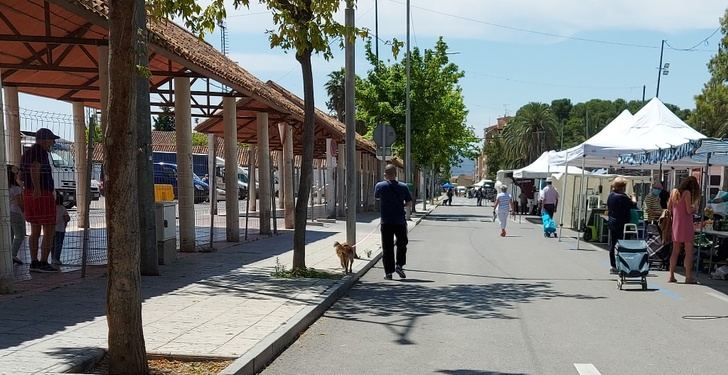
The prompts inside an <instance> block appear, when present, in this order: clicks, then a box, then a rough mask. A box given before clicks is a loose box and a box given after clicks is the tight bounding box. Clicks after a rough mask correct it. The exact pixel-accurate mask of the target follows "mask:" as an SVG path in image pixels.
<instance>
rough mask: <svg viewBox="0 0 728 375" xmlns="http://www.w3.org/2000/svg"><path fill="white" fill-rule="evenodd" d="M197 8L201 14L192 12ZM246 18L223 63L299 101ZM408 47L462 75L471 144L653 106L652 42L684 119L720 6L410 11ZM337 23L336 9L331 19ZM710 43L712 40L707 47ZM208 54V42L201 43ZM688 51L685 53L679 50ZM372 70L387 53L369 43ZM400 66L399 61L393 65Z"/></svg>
mask: <svg viewBox="0 0 728 375" xmlns="http://www.w3.org/2000/svg"><path fill="white" fill-rule="evenodd" d="M200 3H204V1H201V2H200ZM251 3H254V4H251V8H250V9H239V10H235V9H233V8H232V7H230V8H229V12H228V20H227V23H228V31H229V40H230V54H229V55H230V57H231V58H232V59H233V60H235V61H237V62H238V63H239V64H240V65H241V66H242V67H243V68H245V69H247V70H248V71H250V72H251V73H253V74H254V75H256V76H257V77H258V78H260V79H261V80H263V81H267V80H274V81H276V82H279V83H280V84H282V85H283V86H285V87H287V88H288V89H290V90H292V91H293V92H294V93H297V94H299V95H301V94H302V92H303V85H302V79H301V70H300V66H299V65H298V63H297V62H296V60H295V58H294V56H293V54H286V53H285V52H284V51H282V50H280V49H271V48H270V46H269V42H268V36H267V35H266V34H265V30H268V29H272V28H273V27H274V26H273V24H272V17H271V13H270V12H268V11H266V9H265V7H264V6H261V5H259V4H258V2H257V1H255V0H252V1H251ZM411 4H412V11H411V20H412V25H411V43H412V46H413V47H419V48H431V47H432V46H433V45H434V43H435V41H436V39H437V38H438V37H439V36H443V37H444V39H445V42H447V43H448V45H449V49H450V51H452V52H453V54H452V55H450V58H451V61H452V62H454V63H455V64H457V65H459V66H460V68H461V69H462V70H464V72H465V77H464V78H463V79H462V82H461V85H462V88H463V93H464V96H465V103H466V105H467V107H468V110H469V115H468V119H467V122H468V125H470V126H472V127H473V128H474V129H475V130H476V133H477V134H478V135H479V136H482V131H483V129H484V128H485V127H486V126H487V125H489V124H493V123H495V121H496V119H497V118H498V117H500V116H503V115H504V114H507V115H512V114H514V113H515V111H516V110H518V108H519V107H520V106H522V105H524V104H526V103H528V102H533V101H537V102H550V101H551V100H553V99H558V98H570V99H572V102H575V103H576V102H581V101H586V100H589V99H593V98H599V99H616V98H624V99H627V100H631V99H642V87H643V85H645V86H646V98H647V99H650V98H652V97H653V96H655V89H656V83H657V75H658V70H657V68H658V66H659V59H660V43H661V40H666V41H667V44H666V48H665V50H664V57H663V60H664V61H663V63H665V62H669V63H670V68H669V75H667V76H663V78H662V81H661V84H660V99H662V100H663V101H665V102H668V103H673V104H676V105H678V106H680V107H686V108H694V99H693V98H694V96H695V95H696V94H698V93H699V92H700V90H701V89H702V87H703V84H704V83H705V82H706V81H707V80H708V78H709V73H708V70H707V67H706V64H707V62H708V60H709V59H710V57H711V56H713V55H714V54H715V53H716V52H717V48H718V42H719V39H720V36H721V33H720V31H718V32H716V30H717V29H718V27H719V17H720V16H722V15H723V14H724V12H725V9H726V2H725V0H693V1H685V0H639V1H635V0H549V1H542V0H448V1H442V0H411ZM378 6H379V25H380V29H379V39H381V40H391V39H392V38H394V37H396V38H397V39H399V40H404V39H405V33H406V23H405V17H406V11H405V0H378ZM374 10H375V0H359V1H358V2H357V11H356V17H357V21H356V22H357V26H359V27H365V28H368V29H370V30H371V32H372V33H374V19H375V11H374ZM337 18H338V19H339V20H340V21H341V22H342V23H343V18H344V17H343V6H342V10H341V11H340V12H339V14H338V15H337ZM711 35H712V36H711ZM206 40H207V41H208V42H209V43H210V44H212V45H213V46H215V47H218V48H219V47H220V34H219V31H216V32H214V33H212V34H210V35H208V36H207V37H206ZM356 47H357V60H356V72H357V74H359V75H365V74H366V71H367V70H368V69H370V66H369V65H368V63H367V62H366V60H365V58H364V43H363V42H361V41H358V42H357V45H356ZM690 47H694V49H692V50H690V51H680V50H679V49H687V48H690ZM333 48H334V58H333V59H331V60H330V61H326V60H324V59H323V58H321V57H316V58H315V61H314V81H315V85H316V104H317V106H318V107H319V108H322V109H325V108H326V107H325V102H326V99H327V98H326V96H325V95H326V94H325V90H324V88H323V87H324V83H325V82H326V80H327V77H326V75H327V74H328V73H330V72H331V71H333V70H336V69H338V68H340V67H342V66H343V65H344V55H343V51H340V50H339V47H338V43H334V44H333ZM380 55H381V56H382V58H383V59H384V60H386V59H392V56H391V50H390V49H389V48H388V47H387V46H385V45H381V44H380ZM401 56H402V55H400V58H401ZM20 100H21V103H20V105H21V107H23V108H29V109H43V110H46V111H51V112H62V113H70V111H71V107H70V105H69V104H65V103H58V102H49V101H46V100H41V99H38V98H34V97H28V96H23V97H21V99H20Z"/></svg>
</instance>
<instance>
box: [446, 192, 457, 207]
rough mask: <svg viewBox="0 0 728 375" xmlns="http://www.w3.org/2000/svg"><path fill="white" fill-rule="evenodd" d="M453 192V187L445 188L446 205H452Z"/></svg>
mask: <svg viewBox="0 0 728 375" xmlns="http://www.w3.org/2000/svg"><path fill="white" fill-rule="evenodd" d="M454 194H455V189H453V188H449V189H447V205H448V206H452V196H453V195H454Z"/></svg>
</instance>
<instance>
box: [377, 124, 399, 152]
mask: <svg viewBox="0 0 728 375" xmlns="http://www.w3.org/2000/svg"><path fill="white" fill-rule="evenodd" d="M396 138H397V133H395V132H394V128H393V127H392V126H391V125H389V124H379V125H377V127H376V128H374V142H375V143H376V144H377V145H378V146H379V147H381V146H387V147H389V146H391V145H392V144H394V140H395V139H396Z"/></svg>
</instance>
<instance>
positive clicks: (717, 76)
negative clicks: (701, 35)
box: [690, 9, 728, 138]
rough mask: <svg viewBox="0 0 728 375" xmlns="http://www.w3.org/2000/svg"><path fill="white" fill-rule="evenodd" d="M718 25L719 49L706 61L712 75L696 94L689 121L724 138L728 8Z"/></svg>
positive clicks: (727, 113)
mask: <svg viewBox="0 0 728 375" xmlns="http://www.w3.org/2000/svg"><path fill="white" fill-rule="evenodd" d="M720 27H721V31H722V32H723V38H721V41H720V47H719V50H718V53H717V54H716V55H715V56H713V57H712V58H711V59H710V61H709V62H708V70H709V71H710V75H711V77H710V80H708V82H707V83H706V84H705V86H704V87H703V91H702V92H701V93H700V94H699V95H697V96H696V97H695V112H694V113H693V114H692V115H691V116H690V123H692V124H693V125H694V126H695V127H696V128H697V130H699V131H701V132H702V133H703V134H705V135H707V136H710V137H718V138H723V137H726V136H728V9H726V11H725V14H724V15H723V17H721V19H720Z"/></svg>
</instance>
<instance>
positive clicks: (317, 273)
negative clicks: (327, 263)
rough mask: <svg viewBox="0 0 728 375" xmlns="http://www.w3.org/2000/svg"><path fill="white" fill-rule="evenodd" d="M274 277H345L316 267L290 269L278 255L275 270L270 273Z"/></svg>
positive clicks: (337, 278) (331, 278)
mask: <svg viewBox="0 0 728 375" xmlns="http://www.w3.org/2000/svg"><path fill="white" fill-rule="evenodd" d="M270 275H271V276H272V277H275V278H278V279H329V280H339V279H341V278H342V277H343V275H342V274H340V273H331V272H327V271H321V270H317V269H315V268H304V269H288V268H287V267H286V265H285V264H282V263H281V262H280V261H279V260H278V257H276V265H275V267H274V268H273V272H271V273H270Z"/></svg>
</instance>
